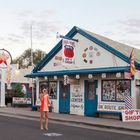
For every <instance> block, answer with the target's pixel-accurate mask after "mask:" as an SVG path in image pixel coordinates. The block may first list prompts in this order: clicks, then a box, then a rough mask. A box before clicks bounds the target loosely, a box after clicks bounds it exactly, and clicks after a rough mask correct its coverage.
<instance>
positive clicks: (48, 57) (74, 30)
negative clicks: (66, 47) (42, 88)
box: [33, 26, 77, 72]
mask: <svg viewBox="0 0 140 140" xmlns="http://www.w3.org/2000/svg"><path fill="white" fill-rule="evenodd" d="M76 33H77V27H76V26H74V27H73V28H72V29H71V31H70V32H69V33H67V35H66V37H69V38H72V37H73V36H74V35H75V34H76ZM61 48H62V40H61V41H59V43H58V44H57V45H56V46H55V47H54V48H53V49H52V50H51V51H50V52H49V53H48V54H47V55H46V56H45V57H44V58H43V59H42V60H41V61H40V62H39V63H38V64H37V66H36V67H35V68H34V69H33V72H36V71H38V70H41V69H42V68H43V67H44V66H45V65H46V64H47V63H48V62H49V61H50V60H51V59H52V58H53V57H54V56H55V54H57V53H58V52H59V51H60V50H61Z"/></svg>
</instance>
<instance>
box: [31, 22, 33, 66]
mask: <svg viewBox="0 0 140 140" xmlns="http://www.w3.org/2000/svg"><path fill="white" fill-rule="evenodd" d="M30 40H31V66H32V68H33V41H32V24H31V25H30Z"/></svg>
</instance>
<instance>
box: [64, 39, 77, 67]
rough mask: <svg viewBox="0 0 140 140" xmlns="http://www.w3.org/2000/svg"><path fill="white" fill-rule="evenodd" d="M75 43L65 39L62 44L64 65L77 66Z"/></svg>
mask: <svg viewBox="0 0 140 140" xmlns="http://www.w3.org/2000/svg"><path fill="white" fill-rule="evenodd" d="M74 51H75V42H74V41H72V40H68V39H63V43H62V63H63V64H70V65H71V64H75V59H74Z"/></svg>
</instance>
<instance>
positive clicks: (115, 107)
mask: <svg viewBox="0 0 140 140" xmlns="http://www.w3.org/2000/svg"><path fill="white" fill-rule="evenodd" d="M124 109H125V104H119V103H118V104H113V103H107V102H106V103H98V111H109V112H121V111H122V110H124Z"/></svg>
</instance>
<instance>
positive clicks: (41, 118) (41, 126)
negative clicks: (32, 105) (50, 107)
mask: <svg viewBox="0 0 140 140" xmlns="http://www.w3.org/2000/svg"><path fill="white" fill-rule="evenodd" d="M43 114H44V113H43V112H40V129H43Z"/></svg>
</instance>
